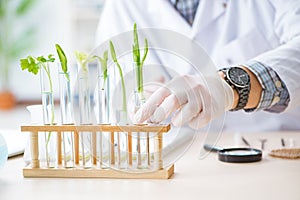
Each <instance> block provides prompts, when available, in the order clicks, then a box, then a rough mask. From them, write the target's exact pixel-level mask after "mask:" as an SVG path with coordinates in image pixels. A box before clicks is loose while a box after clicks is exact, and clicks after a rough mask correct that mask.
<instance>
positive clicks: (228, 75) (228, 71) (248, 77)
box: [226, 67, 250, 88]
mask: <svg viewBox="0 0 300 200" xmlns="http://www.w3.org/2000/svg"><path fill="white" fill-rule="evenodd" d="M236 69H238V70H241V71H243V73H245V74H246V76H247V79H248V80H247V83H245V84H243V85H241V84H239V83H236V82H234V81H233V80H232V77H230V71H231V70H236ZM226 77H227V80H228V81H230V83H231V84H233V85H235V86H236V87H239V88H246V87H249V85H250V76H249V74H248V73H247V72H246V71H245V70H244V69H242V68H240V67H231V68H229V69H228V70H226Z"/></svg>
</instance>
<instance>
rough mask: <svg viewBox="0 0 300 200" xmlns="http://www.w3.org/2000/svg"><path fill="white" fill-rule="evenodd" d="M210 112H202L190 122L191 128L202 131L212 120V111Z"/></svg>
mask: <svg viewBox="0 0 300 200" xmlns="http://www.w3.org/2000/svg"><path fill="white" fill-rule="evenodd" d="M208 110H209V111H208ZM208 110H207V109H206V110H202V111H201V112H200V113H198V115H196V116H195V117H194V118H193V119H191V120H190V122H189V126H190V127H191V128H192V129H200V128H203V127H204V126H206V125H207V124H208V123H209V122H210V121H211V120H212V115H211V111H210V109H208Z"/></svg>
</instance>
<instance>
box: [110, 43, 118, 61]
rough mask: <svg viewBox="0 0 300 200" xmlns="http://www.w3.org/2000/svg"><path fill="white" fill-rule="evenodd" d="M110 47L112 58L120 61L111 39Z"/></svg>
mask: <svg viewBox="0 0 300 200" xmlns="http://www.w3.org/2000/svg"><path fill="white" fill-rule="evenodd" d="M109 47H110V54H111V58H112V59H113V61H114V62H118V60H117V56H116V52H115V47H114V44H113V43H112V41H109Z"/></svg>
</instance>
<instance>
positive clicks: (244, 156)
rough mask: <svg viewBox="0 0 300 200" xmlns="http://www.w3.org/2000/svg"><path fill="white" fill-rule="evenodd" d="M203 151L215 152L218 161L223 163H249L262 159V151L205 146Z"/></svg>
mask: <svg viewBox="0 0 300 200" xmlns="http://www.w3.org/2000/svg"><path fill="white" fill-rule="evenodd" d="M204 149H205V150H207V151H213V152H217V153H218V157H219V160H220V161H223V162H229V163H250V162H257V161H260V160H261V159H262V151H261V150H259V149H254V148H222V147H218V146H213V145H209V144H205V145H204Z"/></svg>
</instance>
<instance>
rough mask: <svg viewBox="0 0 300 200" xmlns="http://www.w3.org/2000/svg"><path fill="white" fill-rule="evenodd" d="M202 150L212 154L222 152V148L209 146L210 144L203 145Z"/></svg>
mask: <svg viewBox="0 0 300 200" xmlns="http://www.w3.org/2000/svg"><path fill="white" fill-rule="evenodd" d="M204 149H205V150H206V151H213V152H218V151H221V150H223V148H222V147H219V146H214V145H210V144H205V145H204Z"/></svg>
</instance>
